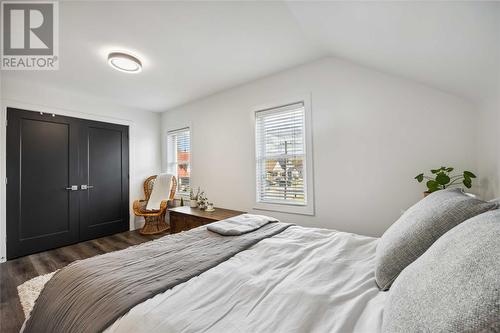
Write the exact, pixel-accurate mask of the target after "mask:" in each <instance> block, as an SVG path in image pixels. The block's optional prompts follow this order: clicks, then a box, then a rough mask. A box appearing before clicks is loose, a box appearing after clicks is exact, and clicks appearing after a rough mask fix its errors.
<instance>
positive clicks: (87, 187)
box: [81, 185, 94, 190]
mask: <svg viewBox="0 0 500 333" xmlns="http://www.w3.org/2000/svg"><path fill="white" fill-rule="evenodd" d="M91 188H94V186H93V185H82V186H81V189H82V190H90V189H91Z"/></svg>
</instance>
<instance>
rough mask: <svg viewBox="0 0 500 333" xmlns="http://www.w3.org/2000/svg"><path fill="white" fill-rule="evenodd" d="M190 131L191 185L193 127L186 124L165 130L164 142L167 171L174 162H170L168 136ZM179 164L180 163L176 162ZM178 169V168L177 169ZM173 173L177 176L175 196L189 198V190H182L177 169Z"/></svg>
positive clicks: (190, 178)
mask: <svg viewBox="0 0 500 333" xmlns="http://www.w3.org/2000/svg"><path fill="white" fill-rule="evenodd" d="M186 130H187V131H189V185H190V186H191V185H192V179H193V144H192V143H193V130H192V127H191V125H186V126H179V127H175V128H172V129H168V130H166V131H165V138H164V144H165V160H164V161H165V168H164V170H165V171H166V172H170V170H169V168H170V164H172V163H169V160H168V158H169V154H170V151H169V144H168V138H169V136H170V135H171V134H175V133H179V132H183V131H186ZM176 164H178V163H176ZM176 170H177V169H176ZM173 175H174V176H175V177H176V178H177V189H176V191H175V196H176V197H177V198H180V197H183V198H187V197H189V191H188V192H185V191H184V192H183V191H180V189H179V188H180V185H181V182H180V180H179V179H178V178H179V177H178V175H177V171H176V172H174V173H173Z"/></svg>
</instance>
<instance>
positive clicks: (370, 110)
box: [162, 58, 477, 236]
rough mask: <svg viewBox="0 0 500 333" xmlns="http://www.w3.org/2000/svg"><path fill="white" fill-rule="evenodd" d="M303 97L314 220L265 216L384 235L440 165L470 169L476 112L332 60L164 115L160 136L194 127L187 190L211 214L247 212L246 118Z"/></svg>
mask: <svg viewBox="0 0 500 333" xmlns="http://www.w3.org/2000/svg"><path fill="white" fill-rule="evenodd" d="M305 93H309V94H311V100H312V123H313V124H312V125H313V126H312V128H313V149H314V152H313V154H314V179H315V196H316V198H315V199H316V202H315V206H316V214H315V216H312V217H311V216H301V215H288V214H277V213H269V212H266V214H270V215H275V216H277V217H279V218H281V219H282V220H283V221H289V222H295V223H298V224H301V225H305V226H317V227H326V228H333V229H339V230H344V231H350V232H356V233H361V234H367V235H374V236H375V235H381V234H382V233H383V232H384V231H385V229H386V228H387V227H388V226H389V225H390V224H391V223H393V222H394V221H395V219H397V218H398V216H399V215H400V213H401V210H402V209H406V208H407V207H409V206H410V205H412V204H413V203H414V202H416V201H417V200H418V199H420V198H421V196H422V192H423V190H424V187H423V185H421V184H417V183H416V182H415V181H414V180H413V177H414V176H415V175H416V174H418V173H419V172H421V171H425V170H429V169H430V168H432V167H437V166H440V165H442V164H446V165H451V166H454V167H456V168H458V169H469V170H471V171H475V170H476V147H477V146H476V144H477V137H476V136H477V131H476V128H477V119H476V117H475V114H474V112H473V111H474V110H473V109H474V106H473V105H472V104H470V103H468V102H466V101H464V100H462V99H460V98H457V97H455V96H452V95H450V94H447V93H445V92H441V91H438V90H435V89H432V88H429V87H427V86H424V85H421V84H418V83H416V82H414V81H408V80H405V79H402V78H399V77H394V76H390V75H386V74H383V73H380V72H377V71H374V70H371V69H368V68H365V67H360V66H357V65H354V64H352V63H348V62H345V61H340V60H337V59H334V58H327V59H323V60H320V61H317V62H314V63H310V64H306V65H303V66H299V67H296V68H293V69H290V70H287V71H285V72H281V73H278V74H276V75H273V76H270V77H266V78H263V79H260V80H257V81H254V82H251V83H248V84H245V85H243V86H240V87H236V88H233V89H230V90H227V91H225V92H221V93H218V94H216V95H213V96H210V97H208V98H205V99H203V100H199V101H196V102H192V103H190V104H187V105H184V106H181V107H178V108H175V109H172V110H169V111H167V112H164V113H163V114H162V132H163V135H165V132H166V131H168V130H171V129H175V128H180V127H183V126H186V125H191V126H192V154H193V157H192V182H193V184H194V185H195V186H201V187H202V188H203V189H205V190H206V192H207V194H208V197H209V199H210V200H211V201H213V202H214V203H215V205H216V206H219V207H225V208H232V209H240V210H251V209H252V207H253V205H254V203H255V199H254V198H255V180H254V179H255V161H254V133H253V123H254V119H253V112H252V111H253V110H254V107H255V106H258V105H263V104H269V103H273V101H282V100H284V99H285V100H286V98H287V96H300V95H304V94H305ZM163 141H165V140H163ZM163 148H165V147H163ZM163 162H165V161H163ZM164 167H165V164H164Z"/></svg>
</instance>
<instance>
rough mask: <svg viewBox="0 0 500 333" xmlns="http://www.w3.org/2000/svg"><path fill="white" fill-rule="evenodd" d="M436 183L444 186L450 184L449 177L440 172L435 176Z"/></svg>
mask: <svg viewBox="0 0 500 333" xmlns="http://www.w3.org/2000/svg"><path fill="white" fill-rule="evenodd" d="M436 182H437V183H438V184H440V185H443V186H444V185H446V184H448V183H449V182H450V177H448V175H447V174H445V173H444V172H440V173H438V174H437V176H436Z"/></svg>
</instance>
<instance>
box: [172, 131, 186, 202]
mask: <svg viewBox="0 0 500 333" xmlns="http://www.w3.org/2000/svg"><path fill="white" fill-rule="evenodd" d="M167 172H168V173H170V174H172V175H174V176H175V177H176V178H177V191H178V192H179V193H180V194H186V193H188V192H189V190H190V183H191V182H190V178H191V134H190V130H189V128H188V127H187V128H182V129H179V130H175V131H169V132H168V134H167Z"/></svg>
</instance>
